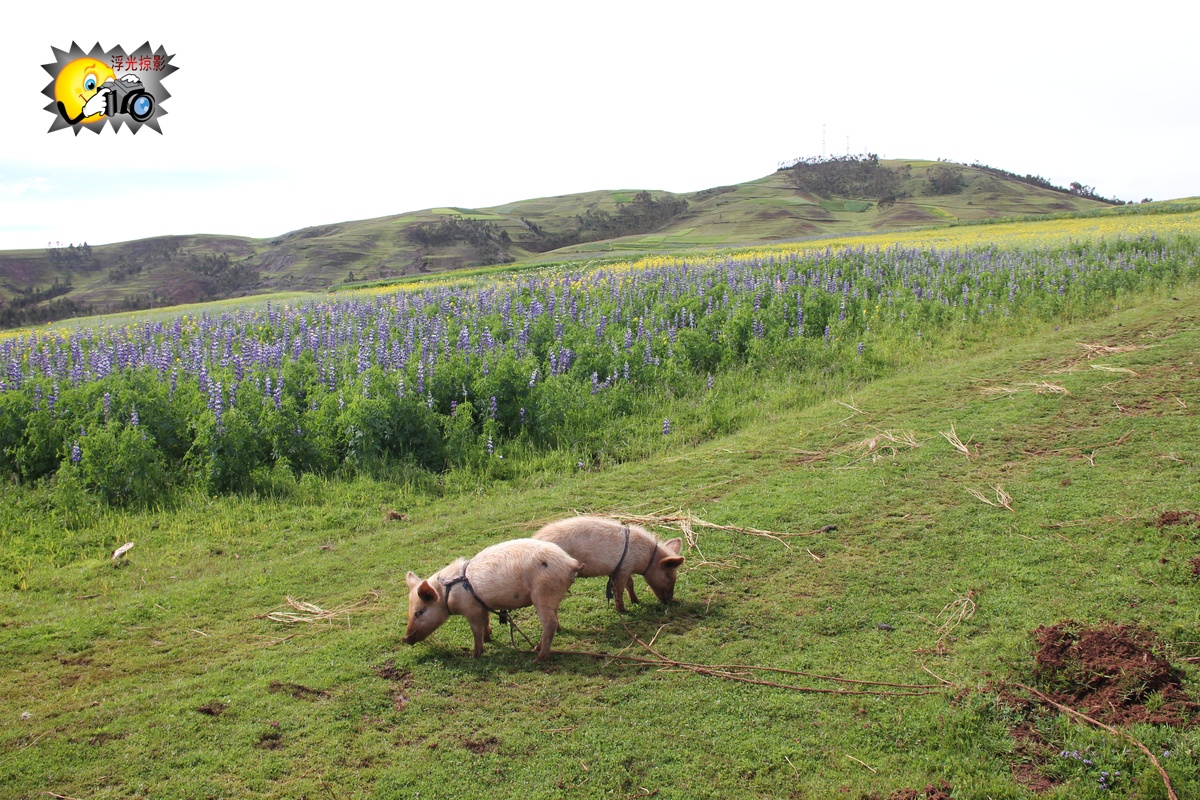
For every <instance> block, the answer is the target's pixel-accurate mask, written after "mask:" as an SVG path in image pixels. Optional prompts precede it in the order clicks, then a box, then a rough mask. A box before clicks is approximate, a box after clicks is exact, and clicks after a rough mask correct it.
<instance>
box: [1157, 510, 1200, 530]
mask: <svg viewBox="0 0 1200 800" xmlns="http://www.w3.org/2000/svg"><path fill="white" fill-rule="evenodd" d="M1168 525H1195V526H1197V527H1200V514H1197V513H1196V512H1195V511H1164V512H1162V513H1161V514H1159V515H1158V527H1160V528H1165V527H1167V526H1168Z"/></svg>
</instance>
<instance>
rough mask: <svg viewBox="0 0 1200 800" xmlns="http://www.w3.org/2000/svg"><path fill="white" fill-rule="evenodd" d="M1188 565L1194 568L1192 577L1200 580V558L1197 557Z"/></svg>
mask: <svg viewBox="0 0 1200 800" xmlns="http://www.w3.org/2000/svg"><path fill="white" fill-rule="evenodd" d="M1188 564H1189V565H1191V567H1192V577H1193V578H1200V556H1196V557H1195V558H1193V559H1192V560H1191V561H1189V562H1188Z"/></svg>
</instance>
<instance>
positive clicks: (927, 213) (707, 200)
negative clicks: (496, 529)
mask: <svg viewBox="0 0 1200 800" xmlns="http://www.w3.org/2000/svg"><path fill="white" fill-rule="evenodd" d="M878 166H879V167H880V168H882V169H883V170H886V171H887V172H888V173H889V175H890V176H894V178H893V180H892V182H891V184H890V185H889V188H888V190H887V192H888V195H889V196H888V197H886V198H884V197H880V196H878V195H879V193H878V192H874V193H873V192H872V190H870V189H869V188H865V187H864V186H855V185H847V186H833V187H824V189H825V190H821V189H820V188H818V189H817V190H813V188H812V187H808V186H802V185H798V182H797V179H796V175H795V170H794V169H781V170H778V171H776V172H773V173H771V174H770V175H767V176H765V177H762V178H759V179H757V180H752V181H748V182H745V183H740V184H737V185H733V186H719V187H714V188H710V189H705V190H702V191H698V192H691V193H686V194H674V193H671V192H658V191H654V192H647V191H638V190H605V191H593V192H584V193H580V194H571V195H562V196H558V197H545V198H537V199H532V200H521V201H517V202H513V203H507V204H504V205H500V206H495V207H493V208H479V209H468V208H431V209H424V210H421V211H413V212H407V213H404V214H397V215H394V216H385V217H378V218H374V219H366V220H357V221H351V222H340V223H334V224H328V225H320V226H316V227H311V228H304V229H301V230H297V231H292V232H290V233H286V234H283V235H281V236H278V237H275V238H270V239H250V238H245V237H238V236H222V235H210V234H195V235H187V236H160V237H154V238H150V239H141V240H137V241H131V242H121V243H117V244H109V245H100V246H96V247H94V248H93V247H86V248H85V247H78V248H76V247H74V246H71V247H66V248H54V249H48V250H23V251H6V252H0V327H11V326H15V325H22V324H30V323H37V322H44V321H48V320H51V319H62V318H67V317H73V316H79V315H83V314H88V313H110V312H114V311H120V310H130V309H137V308H148V307H154V306H163V305H174V304H179V303H187V302H194V301H199V300H214V299H222V298H226V297H234V296H241V295H248V294H257V293H262V292H271V291H295V290H307V291H314V290H315V291H321V290H326V289H329V288H331V287H334V286H337V285H339V284H344V283H347V282H354V281H363V280H381V279H383V280H386V279H389V278H397V277H402V276H406V275H418V274H426V273H437V272H445V271H450V270H456V269H462V268H468V267H477V266H483V265H488V264H504V263H535V262H544V261H563V260H569V259H575V258H589V257H595V256H597V255H600V254H603V253H609V252H614V253H621V254H625V255H628V254H630V253H636V252H655V251H665V250H671V251H678V250H685V249H698V248H705V247H715V246H730V245H739V244H751V243H761V242H771V241H784V240H794V239H804V238H813V237H820V236H828V235H834V234H846V233H856V232H871V231H880V230H895V229H902V228H910V227H915V226H930V225H942V224H953V223H959V222H973V221H978V220H984V219H994V218H1000V217H1012V216H1030V215H1049V214H1058V213H1069V212H1078V211H1088V210H1094V209H1099V208H1104V207H1106V203H1105V202H1103V201H1101V200H1099V199H1094V196H1081V195H1080V194H1078V193H1072V192H1068V191H1066V190H1063V189H1055V188H1047V186H1046V185H1034V184H1031V183H1029V182H1027V181H1023V180H1021V179H1020V178H1018V176H1016V175H1013V174H1011V173H1006V172H1003V171H1002V170H992V169H988V168H983V167H980V166H966V165H959V164H948V163H946V162H938V161H922V160H894V161H880V162H878ZM939 171H941V173H947V174H948V173H953V174H954V176H955V184H954V185H953V186H951V187H949V188H950V189H951V191H949V192H945V193H939V191H938V189H937V188H936V186H935V182H934V180H933V178H934V177H935V176H937V175H938V174H939ZM942 188H943V189H945V188H946V187H942Z"/></svg>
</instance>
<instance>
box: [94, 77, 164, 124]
mask: <svg viewBox="0 0 1200 800" xmlns="http://www.w3.org/2000/svg"><path fill="white" fill-rule="evenodd" d="M104 86H105V88H107V89H109V90H110V91H109V93H108V95H107V96H106V97H105V98H104V115H105V116H107V117H112V116H113V115H115V114H128V115H129V116H131V117H133V118H134V119H135V120H137V121H138V122H145V121H146V120H148V119H150V118H151V117H152V116H154V108H155V102H154V95H152V94H150V93H149V92H147V91H146V88H145V87H144V86H143V85H142V82H141V81H138V82H136V83H131V82H129V81H125V80H108V81H105V82H104Z"/></svg>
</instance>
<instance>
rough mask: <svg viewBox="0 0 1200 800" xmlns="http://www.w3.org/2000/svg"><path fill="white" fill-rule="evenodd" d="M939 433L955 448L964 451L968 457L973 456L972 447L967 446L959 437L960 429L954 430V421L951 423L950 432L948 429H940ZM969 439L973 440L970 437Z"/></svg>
mask: <svg viewBox="0 0 1200 800" xmlns="http://www.w3.org/2000/svg"><path fill="white" fill-rule="evenodd" d="M938 433H940V434H941V435H942V437H943V438H945V440H946V441H947V442H949V443H950V445H951V446H952V447H953V448H954V449H955V450H957V451H958V452H960V453H962V454H963V455H964V456H966V457H967V458H970V457H971V448H969V447H967V445H966V444H964V443H963V440H962V439H959V438H958V431H956V430H954V423H953V422H951V423H950V431H949V433H947V432H946V431H938ZM967 441H968V442H970V441H971V440H970V439H969V438H968V439H967Z"/></svg>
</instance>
